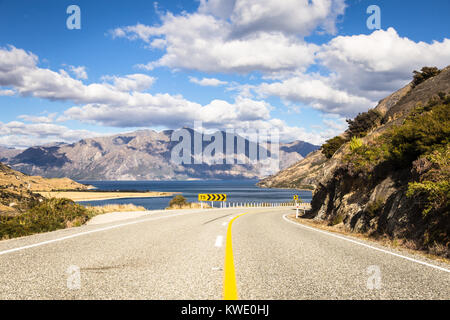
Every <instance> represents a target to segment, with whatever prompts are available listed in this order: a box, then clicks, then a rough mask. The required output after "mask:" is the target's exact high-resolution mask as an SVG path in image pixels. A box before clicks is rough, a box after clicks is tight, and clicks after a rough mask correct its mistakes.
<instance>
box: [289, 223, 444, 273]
mask: <svg viewBox="0 0 450 320" xmlns="http://www.w3.org/2000/svg"><path fill="white" fill-rule="evenodd" d="M287 216H288V214H285V215H283V219H284V220H286V221H287V222H290V223H292V224H295V225H297V226H300V227H302V228H305V229H309V230H313V231H317V232H320V233H323V234H326V235H329V236H332V237H335V238H338V239H342V240H346V241H349V242H352V243H354V244H358V245H360V246H363V247H366V248H370V249H373V250H377V251H380V252H384V253H387V254H390V255H393V256H396V257H399V258H402V259H406V260H409V261H412V262H415V263H418V264H422V265H424V266H427V267H431V268H434V269H437V270H440V271H444V272H449V273H450V270H448V269H445V268H443V267H439V266H436V265H434V264H430V263H427V262H424V261H420V260H417V259H414V258H410V257H407V256H403V255H401V254H398V253H394V252H391V251H388V250H384V249H381V248H377V247H374V246H371V245H368V244H365V243H362V242H359V241H356V240H352V239H349V238H346V237H343V236H340V235H337V234H334V233H331V232H328V231H323V230H319V229H316V228H313V227H309V226H305V225H304V224H301V223H297V222H294V221H292V220H289V219H288V218H287Z"/></svg>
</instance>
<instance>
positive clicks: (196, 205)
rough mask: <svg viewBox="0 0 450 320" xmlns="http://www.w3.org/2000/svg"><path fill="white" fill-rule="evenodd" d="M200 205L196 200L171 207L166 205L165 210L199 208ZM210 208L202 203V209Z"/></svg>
mask: <svg viewBox="0 0 450 320" xmlns="http://www.w3.org/2000/svg"><path fill="white" fill-rule="evenodd" d="M201 207H202V206H201V204H200V203H198V202H188V203H186V204H183V205H175V206H172V207H167V208H166V210H179V209H200V208H201ZM208 208H211V206H210V205H208V204H206V203H203V209H208Z"/></svg>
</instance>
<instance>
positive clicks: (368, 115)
mask: <svg viewBox="0 0 450 320" xmlns="http://www.w3.org/2000/svg"><path fill="white" fill-rule="evenodd" d="M382 118H383V117H382V115H381V113H379V112H378V111H376V110H373V109H371V110H369V111H367V112H364V113H360V114H358V115H357V116H356V118H355V119H354V120H350V119H348V120H347V123H348V129H347V132H348V133H349V134H350V136H351V137H357V138H359V137H364V136H366V135H367V133H368V132H369V131H370V130H372V129H373V128H375V127H377V126H378V125H380V123H381V120H382Z"/></svg>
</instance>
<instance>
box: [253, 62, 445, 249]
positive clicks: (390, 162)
mask: <svg viewBox="0 0 450 320" xmlns="http://www.w3.org/2000/svg"><path fill="white" fill-rule="evenodd" d="M449 116H450V67H447V68H445V69H443V70H441V71H439V70H437V69H433V68H424V69H422V72H417V73H416V76H415V78H414V81H413V82H411V83H410V84H408V85H407V86H406V87H404V88H402V89H400V90H399V91H397V92H395V93H393V94H392V95H390V96H389V97H387V98H385V99H383V100H381V101H380V102H379V104H378V106H377V107H376V108H374V109H373V110H369V111H368V112H366V113H363V114H360V115H358V116H357V117H356V118H355V119H353V120H351V121H349V129H348V130H347V131H346V132H344V133H342V134H341V135H340V136H338V137H335V138H333V139H330V140H329V141H327V143H325V144H324V145H323V146H322V147H321V150H318V151H315V152H313V153H311V154H310V155H308V156H307V157H306V158H305V159H303V160H301V161H299V162H297V163H296V164H294V165H292V166H290V167H289V168H286V169H284V170H281V171H280V172H279V173H277V174H275V175H273V176H270V177H268V178H266V179H263V180H261V181H260V182H259V185H260V186H262V187H287V188H302V187H303V188H304V187H311V188H314V196H313V200H312V211H311V212H310V213H309V214H308V216H309V217H311V218H314V219H316V220H323V221H327V222H328V223H329V224H330V225H335V224H342V225H343V226H344V227H345V228H346V229H347V230H350V231H356V232H363V233H368V234H371V235H374V236H380V235H382V236H388V237H390V238H392V239H401V241H404V242H408V241H409V246H410V247H411V246H414V247H415V248H416V249H424V250H428V251H429V252H432V253H435V254H439V255H443V256H447V257H450V202H449V198H450V183H449V181H450V145H449V143H450V119H449Z"/></svg>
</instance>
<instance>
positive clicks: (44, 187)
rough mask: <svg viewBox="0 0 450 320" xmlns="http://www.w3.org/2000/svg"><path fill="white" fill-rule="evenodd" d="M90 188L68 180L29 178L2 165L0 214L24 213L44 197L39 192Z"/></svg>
mask: <svg viewBox="0 0 450 320" xmlns="http://www.w3.org/2000/svg"><path fill="white" fill-rule="evenodd" d="M87 188H88V187H87V186H85V185H83V184H80V183H77V182H75V181H72V180H70V179H67V178H62V179H45V178H42V177H39V176H28V175H26V174H23V173H21V172H18V171H15V170H13V169H11V168H10V167H8V166H6V165H4V164H2V163H0V213H1V212H9V213H13V212H23V211H25V210H27V209H29V208H30V207H32V206H33V205H35V204H36V203H37V202H38V201H39V200H42V199H43V197H41V196H40V195H38V194H37V193H35V192H37V191H52V190H64V189H69V190H74V189H77V190H86V189H87Z"/></svg>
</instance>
